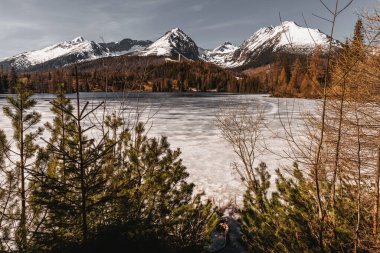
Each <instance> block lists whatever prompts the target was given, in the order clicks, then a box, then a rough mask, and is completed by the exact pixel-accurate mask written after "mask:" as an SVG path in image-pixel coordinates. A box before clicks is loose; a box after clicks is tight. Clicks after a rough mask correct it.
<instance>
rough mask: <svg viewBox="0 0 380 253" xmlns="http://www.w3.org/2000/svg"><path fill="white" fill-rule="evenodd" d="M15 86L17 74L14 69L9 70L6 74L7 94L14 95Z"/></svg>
mask: <svg viewBox="0 0 380 253" xmlns="http://www.w3.org/2000/svg"><path fill="white" fill-rule="evenodd" d="M16 86H17V73H16V70H15V68H14V67H12V68H11V70H10V71H9V74H8V92H9V93H15V92H17V91H16Z"/></svg>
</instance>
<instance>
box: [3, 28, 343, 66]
mask: <svg viewBox="0 0 380 253" xmlns="http://www.w3.org/2000/svg"><path fill="white" fill-rule="evenodd" d="M329 42H330V38H329V36H327V35H326V34H324V33H323V32H321V31H319V30H317V29H308V28H305V27H301V26H299V25H297V24H296V23H294V22H290V21H285V22H283V23H282V24H281V25H279V26H276V27H273V26H270V27H265V28H262V29H260V30H258V31H257V32H255V33H254V34H253V35H252V36H251V37H249V38H248V39H247V40H246V41H244V42H243V43H242V44H241V45H240V46H239V47H237V46H235V45H233V44H231V43H230V42H226V43H224V44H223V45H221V46H219V47H217V48H215V49H213V50H206V49H202V48H200V47H198V46H197V44H196V43H195V42H194V41H193V40H192V39H191V38H190V37H189V36H188V35H186V34H185V33H184V32H183V31H182V30H181V29H179V28H174V29H172V30H171V31H168V32H167V33H165V34H164V35H163V36H162V37H160V38H159V39H158V40H156V41H155V42H151V41H149V40H132V39H124V40H121V41H120V42H110V43H96V42H93V41H87V40H85V39H83V38H82V37H78V38H76V39H74V40H72V41H65V42H62V43H58V44H55V45H53V46H49V47H46V48H44V49H41V50H36V51H31V52H25V53H21V54H18V55H16V56H13V57H10V58H6V59H5V60H4V61H2V62H0V64H1V65H3V66H5V67H6V68H7V67H9V66H13V67H15V68H16V69H18V70H40V69H46V68H57V67H62V66H65V65H68V64H73V63H78V62H81V61H88V60H93V59H98V58H101V57H112V56H120V55H124V54H128V55H134V56H142V57H145V56H152V57H171V58H178V56H179V55H180V56H181V57H183V58H187V59H191V60H203V61H206V62H211V63H214V64H216V65H218V66H220V67H223V68H248V67H259V66H262V65H266V64H269V63H271V62H273V60H274V59H275V58H276V55H278V53H288V54H301V55H306V54H310V53H311V52H312V51H313V50H314V49H315V48H316V47H320V48H321V49H322V51H326V50H327V48H328V46H329ZM333 46H334V47H340V43H339V42H338V41H335V40H333ZM116 60H117V59H116Z"/></svg>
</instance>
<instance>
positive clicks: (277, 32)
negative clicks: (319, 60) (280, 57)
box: [226, 21, 340, 67]
mask: <svg viewBox="0 0 380 253" xmlns="http://www.w3.org/2000/svg"><path fill="white" fill-rule="evenodd" d="M329 42H330V38H329V36H327V35H326V34H324V33H323V32H321V31H320V30H318V29H310V28H305V27H301V26H299V25H297V24H296V23H294V22H291V21H285V22H283V23H282V24H281V25H279V26H276V27H273V26H271V27H265V28H262V29H260V30H258V31H257V32H255V33H254V34H253V35H252V36H251V37H250V38H248V39H247V40H246V41H244V42H243V44H242V45H241V46H240V47H239V49H238V50H236V51H235V52H234V56H233V57H232V58H231V59H230V61H228V62H227V64H226V65H228V66H230V67H239V66H244V65H248V64H256V65H257V66H259V65H263V63H264V62H263V61H265V58H268V57H269V58H270V57H273V56H274V54H275V53H278V52H285V53H293V54H310V53H311V52H312V51H313V50H314V49H315V48H316V47H320V48H321V50H322V51H326V50H327V49H328V46H329ZM333 46H334V47H340V43H339V42H338V41H335V40H333Z"/></svg>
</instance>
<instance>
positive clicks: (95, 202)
mask: <svg viewBox="0 0 380 253" xmlns="http://www.w3.org/2000/svg"><path fill="white" fill-rule="evenodd" d="M78 88H79V85H78V82H77V98H76V103H77V105H76V108H75V109H74V107H73V106H72V105H71V103H70V100H68V99H67V98H66V97H65V96H64V94H63V92H62V90H63V88H61V89H60V94H58V97H57V99H55V100H54V101H53V103H52V105H53V108H52V111H53V113H54V115H55V118H54V120H53V122H54V124H53V125H50V124H47V129H48V130H49V131H50V133H51V138H50V140H49V141H47V143H48V145H47V148H46V150H43V151H41V153H40V156H39V159H38V160H39V163H40V165H41V166H40V168H41V169H40V171H39V173H38V174H39V177H40V180H39V182H40V184H39V188H38V189H37V190H36V191H35V195H36V198H37V200H36V203H39V204H40V205H42V206H45V207H46V208H47V210H48V217H47V222H46V223H45V224H44V225H45V234H42V235H41V236H40V239H39V241H38V242H37V246H36V247H39V248H43V247H48V249H50V250H52V251H58V249H60V250H61V251H63V252H66V251H69V252H70V248H72V247H74V248H77V247H82V248H83V247H85V246H86V245H87V244H88V242H89V240H90V239H92V238H93V236H94V234H95V229H96V227H97V225H98V224H99V222H101V218H102V217H100V216H97V213H98V211H99V209H101V206H104V205H105V204H106V203H107V200H106V198H108V196H106V195H105V192H106V191H105V189H106V185H107V183H108V181H109V177H108V176H107V175H106V172H105V171H104V166H103V160H102V157H104V156H106V154H108V153H109V152H111V150H112V144H111V145H108V144H105V137H104V136H102V135H101V134H100V137H99V138H98V139H95V138H89V137H88V136H87V135H86V133H87V132H88V131H90V130H91V129H93V128H94V125H91V124H90V125H89V126H88V125H86V124H85V123H86V122H88V121H89V120H88V117H89V115H90V114H92V113H94V112H95V111H96V110H97V109H98V108H99V107H100V106H101V104H100V105H98V106H95V107H94V108H93V109H87V108H88V106H89V102H86V103H85V105H84V106H83V107H81V104H80V97H79V89H78ZM98 136H99V135H98Z"/></svg>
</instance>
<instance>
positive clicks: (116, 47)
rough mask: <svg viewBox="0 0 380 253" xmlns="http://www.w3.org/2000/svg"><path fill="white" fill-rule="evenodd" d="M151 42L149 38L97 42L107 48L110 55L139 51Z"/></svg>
mask: <svg viewBox="0 0 380 253" xmlns="http://www.w3.org/2000/svg"><path fill="white" fill-rule="evenodd" d="M152 43H153V42H152V41H150V40H132V39H123V40H121V41H119V42H110V43H99V44H100V45H101V46H103V47H104V48H107V49H108V51H109V53H110V54H112V55H123V54H127V53H131V52H136V51H141V50H143V49H145V48H146V47H148V46H150V45H151V44H152Z"/></svg>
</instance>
